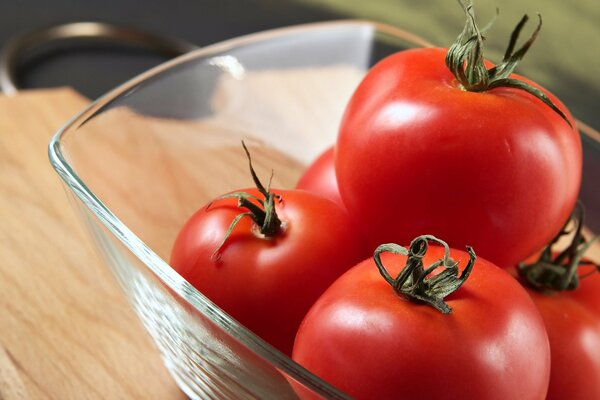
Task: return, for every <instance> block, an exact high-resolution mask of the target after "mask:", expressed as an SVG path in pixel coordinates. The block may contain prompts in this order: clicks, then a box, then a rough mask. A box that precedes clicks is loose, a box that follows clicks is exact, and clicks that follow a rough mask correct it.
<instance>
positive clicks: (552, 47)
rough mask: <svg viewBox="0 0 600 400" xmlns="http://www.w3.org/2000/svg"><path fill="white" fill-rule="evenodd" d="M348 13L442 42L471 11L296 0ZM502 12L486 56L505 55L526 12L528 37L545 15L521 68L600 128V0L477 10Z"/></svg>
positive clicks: (488, 0) (426, 4)
mask: <svg viewBox="0 0 600 400" xmlns="http://www.w3.org/2000/svg"><path fill="white" fill-rule="evenodd" d="M294 1H296V2H298V3H302V4H305V5H311V6H314V7H319V8H323V9H328V10H331V11H333V12H335V13H337V14H339V15H342V16H347V17H348V18H360V19H369V20H374V21H378V22H383V23H387V24H391V25H394V26H396V27H398V28H401V29H404V30H407V31H410V32H412V33H415V34H417V35H419V36H421V37H423V38H425V39H427V40H428V41H430V42H432V43H434V44H435V45H439V46H441V47H447V46H449V45H450V44H451V43H452V41H453V40H454V39H455V38H456V36H458V34H459V33H460V32H461V30H462V28H463V26H464V22H465V17H464V13H463V11H462V9H461V7H460V6H459V4H458V2H457V1H456V0H375V1H356V0H294ZM496 8H498V9H499V10H500V14H499V15H498V18H497V19H496V21H495V22H494V25H493V26H492V28H491V29H490V30H489V31H488V32H487V34H486V37H487V39H486V53H485V54H486V58H488V59H490V60H492V61H493V62H497V61H499V60H500V59H501V58H502V55H503V54H504V50H505V48H506V45H507V43H508V38H509V36H510V33H511V32H512V30H513V28H514V26H515V25H516V24H517V22H518V21H519V19H520V18H521V17H522V16H523V14H528V15H529V16H530V20H529V22H528V24H527V26H526V27H525V29H524V30H523V33H522V39H526V38H527V37H528V36H529V34H530V33H531V32H532V31H533V29H534V28H535V25H536V24H537V17H536V13H537V12H539V13H540V14H541V15H542V18H543V26H542V30H541V32H540V34H539V36H538V38H537V40H536V42H535V44H534V45H533V46H532V48H531V49H530V50H529V53H528V54H527V55H526V56H525V58H524V59H523V60H522V61H521V63H520V64H519V66H518V67H517V70H516V72H518V73H520V74H522V75H525V76H527V77H529V78H531V79H533V80H534V81H536V82H538V83H540V84H541V85H542V86H544V87H546V88H548V89H549V90H551V91H552V92H554V93H555V94H556V95H558V97H559V98H560V99H561V100H562V101H563V102H564V103H565V104H566V105H567V107H569V108H570V109H571V111H572V113H573V114H574V115H575V116H576V117H579V118H581V119H583V120H585V121H586V122H588V123H589V124H590V125H592V126H594V127H595V128H596V129H600V115H598V114H600V109H599V107H598V106H599V101H598V100H599V98H600V77H599V74H600V49H599V46H598V45H599V42H600V0H574V1H559V0H528V1H523V0H496V1H493V0H478V1H476V2H475V11H476V15H477V20H478V23H479V25H480V26H485V25H486V24H487V23H488V22H489V21H490V20H491V19H492V18H493V16H494V14H495V10H496Z"/></svg>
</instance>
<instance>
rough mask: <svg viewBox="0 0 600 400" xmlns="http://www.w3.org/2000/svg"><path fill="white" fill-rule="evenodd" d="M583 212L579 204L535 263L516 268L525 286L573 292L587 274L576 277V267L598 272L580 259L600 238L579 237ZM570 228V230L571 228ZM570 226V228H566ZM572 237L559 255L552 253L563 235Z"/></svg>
mask: <svg viewBox="0 0 600 400" xmlns="http://www.w3.org/2000/svg"><path fill="white" fill-rule="evenodd" d="M584 219H585V210H584V208H583V205H582V204H581V203H580V202H577V204H576V205H575V209H574V210H573V213H572V214H571V216H570V218H569V219H568V220H567V222H566V223H565V225H564V226H563V228H562V229H561V230H560V232H558V234H557V235H556V236H555V237H554V238H553V239H552V240H551V241H550V243H548V244H547V245H546V247H544V249H543V250H542V252H541V254H540V256H539V258H538V260H537V261H535V262H533V263H531V264H525V263H521V264H520V265H519V268H518V272H519V276H520V278H521V280H523V281H524V282H525V283H526V284H527V285H529V286H531V287H532V288H534V289H537V290H540V291H553V292H561V291H564V290H575V289H577V287H578V286H579V282H580V281H581V279H583V278H586V277H588V276H590V275H591V274H590V273H586V274H584V275H579V274H578V271H579V267H581V266H589V265H593V266H594V267H595V272H597V271H600V265H597V264H594V263H592V262H590V261H585V260H582V259H583V255H584V253H585V252H586V251H587V249H588V248H589V247H590V246H591V245H592V243H593V242H594V241H596V240H598V238H600V236H596V237H594V238H592V239H591V240H587V239H586V238H585V236H584V235H583V222H584ZM571 226H572V227H571ZM570 227H571V229H569V228H570ZM571 234H572V235H573V237H572V239H571V243H570V244H569V246H568V247H567V248H565V249H564V250H563V251H561V252H560V253H555V252H554V251H553V247H554V246H555V245H556V243H557V242H558V241H559V239H561V238H562V237H564V236H567V235H571Z"/></svg>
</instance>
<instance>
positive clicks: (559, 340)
mask: <svg viewBox="0 0 600 400" xmlns="http://www.w3.org/2000/svg"><path fill="white" fill-rule="evenodd" d="M580 289H581V290H582V291H585V292H587V293H588V294H589V295H592V296H593V297H594V298H595V303H596V310H595V311H594V310H593V305H591V304H586V303H585V302H582V301H581V300H580V299H579V298H578V294H576V293H577V292H579V290H580ZM592 289H593V291H592ZM528 291H529V294H530V296H531V298H532V299H533V301H534V302H535V304H536V305H537V307H538V310H539V311H540V313H541V314H542V317H543V319H544V323H545V326H546V331H547V332H548V338H549V340H550V354H551V365H552V368H551V371H550V385H549V388H548V396H547V397H546V398H547V399H548V400H560V399H569V400H587V399H600V379H599V378H600V314H598V313H597V309H598V307H597V304H598V303H600V275H595V276H592V277H590V278H588V279H584V280H582V282H581V286H580V288H578V289H576V290H575V291H574V292H570V291H565V292H556V293H551V294H549V293H542V292H538V291H536V290H534V289H528Z"/></svg>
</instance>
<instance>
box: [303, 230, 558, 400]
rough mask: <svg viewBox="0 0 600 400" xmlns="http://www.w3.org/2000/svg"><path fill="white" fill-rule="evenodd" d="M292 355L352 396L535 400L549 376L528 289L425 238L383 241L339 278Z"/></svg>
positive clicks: (307, 321) (543, 336)
mask: <svg viewBox="0 0 600 400" xmlns="http://www.w3.org/2000/svg"><path fill="white" fill-rule="evenodd" d="M430 242H433V244H434V245H431V246H430V245H429V243H430ZM459 264H460V265H462V272H459ZM293 359H294V360H296V361H297V362H298V363H300V364H301V365H303V366H304V367H306V368H307V369H309V370H310V371H312V372H313V373H315V374H316V375H317V376H319V377H321V378H323V379H325V380H326V381H327V382H329V383H331V384H333V385H334V386H337V387H338V388H340V389H341V390H343V391H345V392H346V393H348V394H349V395H350V396H352V397H353V398H355V399H357V400H362V399H365V400H368V399H378V400H385V399H398V398H406V399H447V398H452V399H477V400H480V399H487V400H493V399H498V400H506V399H521V400H525V399H543V398H544V396H545V394H546V390H547V388H548V379H549V374H550V351H549V346H548V337H547V335H546V330H545V327H544V322H543V320H542V318H541V316H540V314H539V312H538V311H537V309H536V307H535V305H534V304H533V302H532V300H531V299H530V298H529V296H528V294H527V292H526V291H525V290H524V289H523V288H522V287H521V285H520V284H519V283H518V282H517V281H516V280H515V279H514V278H513V277H512V276H511V275H510V274H509V273H508V272H506V271H504V270H502V269H500V268H498V267H497V266H495V265H493V264H491V263H490V262H488V261H485V260H484V259H482V258H477V257H476V255H475V252H474V251H473V250H472V249H471V248H467V251H466V252H465V251H460V250H456V249H450V248H449V247H448V245H447V244H446V243H445V242H444V241H442V240H440V239H437V238H435V237H434V236H431V235H423V236H419V237H417V238H416V239H414V240H413V241H412V242H411V244H410V246H409V247H408V249H406V248H404V247H401V246H398V245H396V244H384V245H381V246H379V247H378V248H377V250H376V251H375V254H374V256H373V258H371V259H367V260H365V261H363V262H361V263H360V264H358V265H357V266H356V267H354V268H352V269H351V270H349V271H348V272H346V273H345V274H344V275H342V276H341V277H340V278H339V279H337V280H336V281H335V282H334V283H333V284H332V285H331V286H330V287H329V289H327V291H325V293H324V294H323V295H322V296H321V297H320V298H319V300H317V302H316V303H315V304H314V306H313V307H312V308H311V309H310V311H309V312H308V314H307V316H306V318H305V319H304V321H303V322H302V325H301V326H300V329H299V330H298V334H297V336H296V342H295V345H294V352H293ZM297 391H298V393H299V394H300V396H301V397H302V398H303V399H311V398H313V397H312V395H311V394H309V393H306V392H305V391H303V390H302V389H301V388H297Z"/></svg>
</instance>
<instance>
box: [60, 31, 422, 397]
mask: <svg viewBox="0 0 600 400" xmlns="http://www.w3.org/2000/svg"><path fill="white" fill-rule="evenodd" d="M426 45H427V43H426V42H424V41H423V40H421V39H419V38H417V37H414V36H412V35H410V34H408V33H406V32H403V31H401V30H397V29H394V28H391V27H387V26H383V25H378V24H374V23H369V22H361V21H348V22H333V23H320V24H311V25H305V26H299V27H291V28H284V29H279V30H275V31H269V32H264V33H260V34H254V35H250V36H246V37H242V38H238V39H234V40H231V41H227V42H223V43H220V44H217V45H213V46H210V47H207V48H204V49H201V50H198V51H196V52H193V53H190V54H187V55H185V56H182V57H179V58H177V59H175V60H173V61H171V62H168V63H166V64H164V65H161V66H159V67H157V68H155V69H153V70H151V71H149V72H147V73H145V74H143V75H141V76H140V77H138V78H136V79H134V80H132V81H130V82H128V83H126V84H124V85H123V86H121V87H119V88H117V89H116V90H114V91H113V92H111V93H109V94H107V95H106V96H104V97H102V98H100V99H99V100H97V101H96V102H94V103H92V104H91V105H90V106H89V107H88V108H87V109H85V110H84V111H83V112H82V113H81V114H79V115H78V116H76V117H75V118H74V119H73V120H71V121H70V122H69V123H68V124H67V125H66V126H65V127H64V128H62V129H61V130H60V131H59V132H58V133H57V134H56V136H55V137H54V138H53V140H52V142H51V143H50V147H49V154H50V160H51V162H52V164H53V166H54V168H55V169H56V171H57V172H58V174H59V175H60V176H61V177H62V179H63V181H64V183H65V185H66V187H67V188H68V190H67V192H68V193H70V195H71V198H72V200H73V204H74V206H75V207H76V208H77V209H78V210H79V211H81V213H80V215H81V216H82V219H83V220H84V221H85V224H86V226H87V228H88V229H89V231H90V232H91V234H92V237H93V240H94V243H95V244H96V245H97V247H98V248H99V249H100V251H101V254H102V255H103V257H104V260H105V262H106V264H107V266H108V267H109V268H110V269H111V270H112V272H113V273H114V275H115V277H116V279H117V281H118V282H119V284H120V286H121V287H122V288H123V290H124V292H125V293H126V295H127V297H128V299H129V301H130V302H131V304H132V306H133V308H134V309H135V311H136V313H137V315H138V316H139V317H140V319H141V321H142V323H143V325H144V327H145V328H146V329H147V331H148V333H149V334H150V335H151V337H152V338H153V339H154V342H155V343H156V346H157V348H158V349H159V351H160V353H161V355H162V357H163V360H164V362H165V365H166V366H167V368H168V369H169V371H170V372H171V374H172V375H173V377H174V379H175V380H176V381H177V382H178V384H179V386H180V387H181V388H182V390H183V391H184V392H185V393H186V394H187V395H189V396H190V397H192V398H201V399H247V398H248V399H251V398H252V399H254V398H261V399H274V398H277V399H295V398H297V396H296V394H295V392H294V390H293V389H292V386H291V385H290V381H291V380H294V381H296V382H297V383H298V384H300V385H304V386H305V387H306V388H308V390H312V391H314V393H315V394H318V395H320V396H322V397H324V398H345V395H344V394H343V393H341V392H339V391H337V390H336V389H335V388H333V387H331V386H330V385H328V384H327V383H326V382H323V381H322V380H320V379H318V378H317V377H315V376H313V375H312V374H311V373H309V372H308V371H306V370H305V369H303V368H302V367H300V366H299V365H297V364H296V363H294V362H293V361H292V360H290V359H289V358H288V357H286V356H285V355H283V354H281V353H279V352H278V351H277V350H275V349H274V348H272V347H271V346H270V345H268V344H267V343H265V342H264V341H262V340H261V339H260V338H258V337H256V336H255V335H254V334H252V333H251V332H249V331H248V330H247V329H245V328H244V327H243V326H241V325H240V324H239V323H237V322H236V321H235V320H233V319H232V318H231V317H229V316H228V315H227V314H226V313H224V312H223V311H222V310H220V309H219V308H218V307H217V306H215V305H214V304H213V303H212V302H211V301H210V300H208V299H207V298H206V297H204V296H203V295H202V293H199V292H198V291H197V290H195V289H194V288H193V287H192V286H191V285H189V284H188V283H187V282H186V281H185V280H184V279H183V278H181V276H179V275H178V274H177V273H176V272H175V271H173V270H172V269H171V268H170V267H169V265H168V260H169V253H170V248H171V246H172V243H173V241H174V239H175V237H176V235H177V232H178V230H179V229H180V227H181V226H182V225H183V223H184V222H185V220H186V219H187V218H188V217H189V216H190V215H191V214H192V213H193V212H194V211H195V210H197V209H198V208H199V207H201V206H202V205H203V204H205V203H206V202H208V201H209V200H210V199H212V198H214V197H216V196H218V195H220V194H223V193H225V192H228V191H231V190H234V189H238V188H241V187H247V186H249V185H250V183H251V182H250V179H249V175H248V170H247V165H248V164H247V160H246V158H245V155H244V153H243V150H242V147H241V140H244V141H245V143H246V144H247V145H248V147H249V148H250V151H251V153H252V155H253V162H254V164H255V167H256V169H257V173H258V175H259V176H261V177H267V176H269V175H270V173H271V169H272V170H273V171H274V174H275V175H274V178H273V187H280V188H291V187H293V186H294V185H295V183H296V181H297V179H298V178H299V176H300V174H301V171H302V169H303V168H304V167H305V166H306V164H307V163H308V162H310V161H311V160H312V159H313V158H314V157H315V156H316V155H317V154H319V153H320V152H321V151H323V150H324V149H325V148H326V147H327V146H330V145H331V144H333V143H334V140H335V137H336V134H337V126H338V123H339V121H340V118H341V115H342V112H343V108H344V105H345V103H346V101H347V100H348V98H349V96H350V95H351V93H352V91H353V90H354V88H355V87H356V85H357V84H358V82H359V81H360V79H361V77H362V76H363V75H364V73H365V72H366V71H367V69H368V68H370V67H371V66H372V65H373V64H374V63H375V62H376V61H378V60H379V59H380V58H382V57H384V56H385V55H388V54H390V53H392V52H395V51H398V50H400V49H404V48H408V47H415V46H426ZM82 267H84V266H82Z"/></svg>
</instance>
